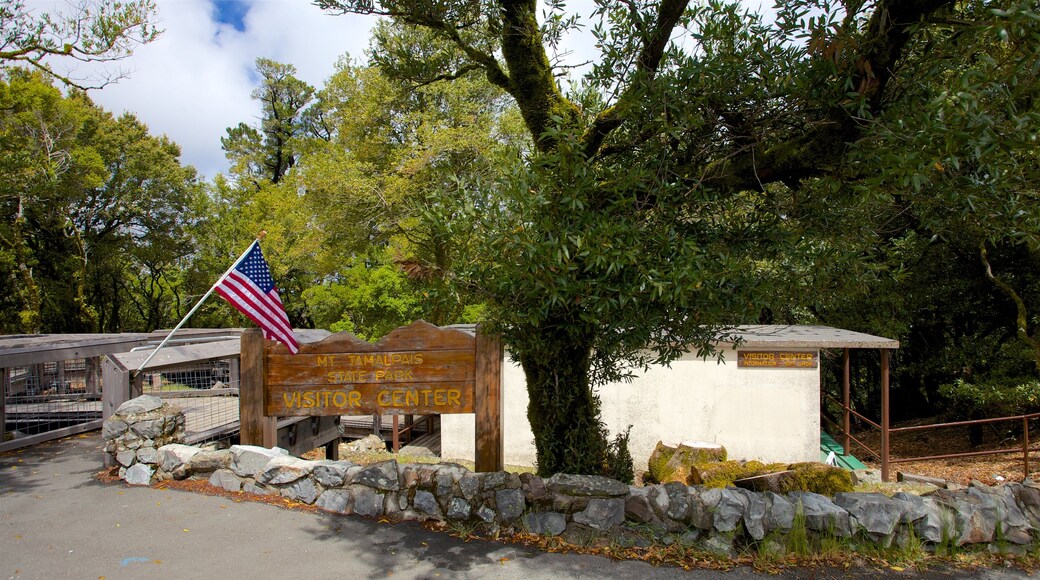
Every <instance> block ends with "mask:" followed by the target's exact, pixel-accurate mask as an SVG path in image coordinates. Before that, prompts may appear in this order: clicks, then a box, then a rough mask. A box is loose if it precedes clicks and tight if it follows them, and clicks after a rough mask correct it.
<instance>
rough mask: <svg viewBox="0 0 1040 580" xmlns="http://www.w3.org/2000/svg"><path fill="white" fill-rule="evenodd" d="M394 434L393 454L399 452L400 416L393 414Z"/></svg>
mask: <svg viewBox="0 0 1040 580" xmlns="http://www.w3.org/2000/svg"><path fill="white" fill-rule="evenodd" d="M393 418H394V434H393V443H394V444H393V449H394V453H397V452H398V451H400V450H401V431H400V429H401V416H400V415H397V414H394V417H393Z"/></svg>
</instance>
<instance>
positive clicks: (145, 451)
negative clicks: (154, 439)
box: [137, 447, 159, 465]
mask: <svg viewBox="0 0 1040 580" xmlns="http://www.w3.org/2000/svg"><path fill="white" fill-rule="evenodd" d="M137 460H138V461H140V462H141V463H148V464H150V465H155V464H156V463H158V462H159V452H158V451H156V450H155V448H154V447H140V448H138V449H137Z"/></svg>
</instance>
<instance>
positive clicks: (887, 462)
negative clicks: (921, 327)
mask: <svg viewBox="0 0 1040 580" xmlns="http://www.w3.org/2000/svg"><path fill="white" fill-rule="evenodd" d="M882 362H883V365H884V362H885V361H884V359H883V360H882ZM884 366H886V367H887V365H884ZM886 370H887V369H886ZM843 384H844V385H843V397H842V400H838V399H837V397H834V396H832V395H830V394H825V397H826V398H827V399H828V400H830V401H831V402H833V403H835V404H836V405H837V406H838V408H840V410H841V416H842V424H838V423H837V422H836V421H834V420H832V419H831V418H829V417H827V416H826V415H824V414H822V415H821V417H822V418H823V419H824V420H826V421H827V422H828V423H830V424H832V425H834V426H835V427H836V428H837V429H838V433H839V436H840V438H839V443H840V444H841V449H842V452H843V454H846V455H848V454H850V453H851V451H852V447H853V445H852V444H853V443H855V444H856V445H857V446H858V447H857V451H858V450H859V449H862V450H863V451H865V452H866V453H867V454H869V455H870V456H872V457H874V458H875V459H877V460H878V462H879V463H881V473H882V479H883V480H885V481H887V480H888V473H889V470H890V467H891V466H892V465H895V464H907V463H911V462H926V460H935V459H956V458H963V457H980V456H986V455H1004V454H1008V453H1021V454H1022V471H1023V473H1024V477H1029V476H1030V473H1031V472H1030V453H1033V452H1037V451H1040V448H1031V447H1030V421H1032V420H1034V419H1037V418H1040V413H1033V414H1029V415H1014V416H1010V417H993V418H989V419H973V420H968V421H952V422H946V423H933V424H931V425H911V426H906V427H891V426H890V425H889V421H888V384H887V380H885V381H884V385H883V386H882V389H883V391H882V410H881V413H882V420H881V422H880V423H878V422H876V421H874V420H872V419H870V418H868V417H865V416H863V415H862V414H860V413H857V412H856V410H854V408H852V404H851V402H850V394H849V391H850V387H849V358H848V353H847V354H846V360H844V379H843ZM852 418H856V419H858V420H859V421H861V422H862V423H864V424H865V425H868V426H869V427H873V428H874V429H877V430H879V431H881V446H880V449H877V450H876V449H874V448H872V447H870V446H869V445H867V444H866V443H864V442H863V441H861V440H859V439H857V438H856V437H855V436H853V434H852ZM1019 421H1020V422H1021V428H1022V444H1021V445H1020V446H1016V447H1012V448H1002V449H985V450H981V451H964V452H956V453H942V454H936V455H916V456H900V457H892V456H891V436H893V434H900V433H908V432H920V431H928V430H936V429H944V428H954V427H971V426H978V425H987V424H994V423H1006V422H1019Z"/></svg>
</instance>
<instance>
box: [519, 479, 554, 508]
mask: <svg viewBox="0 0 1040 580" xmlns="http://www.w3.org/2000/svg"><path fill="white" fill-rule="evenodd" d="M520 480H521V481H522V482H523V488H524V491H525V492H526V494H527V499H528V500H529V501H530V502H531V503H535V504H537V503H541V502H542V501H543V500H546V499H548V498H549V490H547V489H545V481H544V480H543V479H542V478H540V477H538V476H537V475H534V474H533V473H524V474H522V475H520Z"/></svg>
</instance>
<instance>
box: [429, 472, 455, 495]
mask: <svg viewBox="0 0 1040 580" xmlns="http://www.w3.org/2000/svg"><path fill="white" fill-rule="evenodd" d="M433 479H434V482H435V485H434V493H435V494H437V497H439V498H441V499H445V498H449V497H451V495H452V493H453V492H454V491H455V478H454V477H452V476H451V474H450V473H441V472H438V473H437V475H436V476H435V477H434V478H433Z"/></svg>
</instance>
